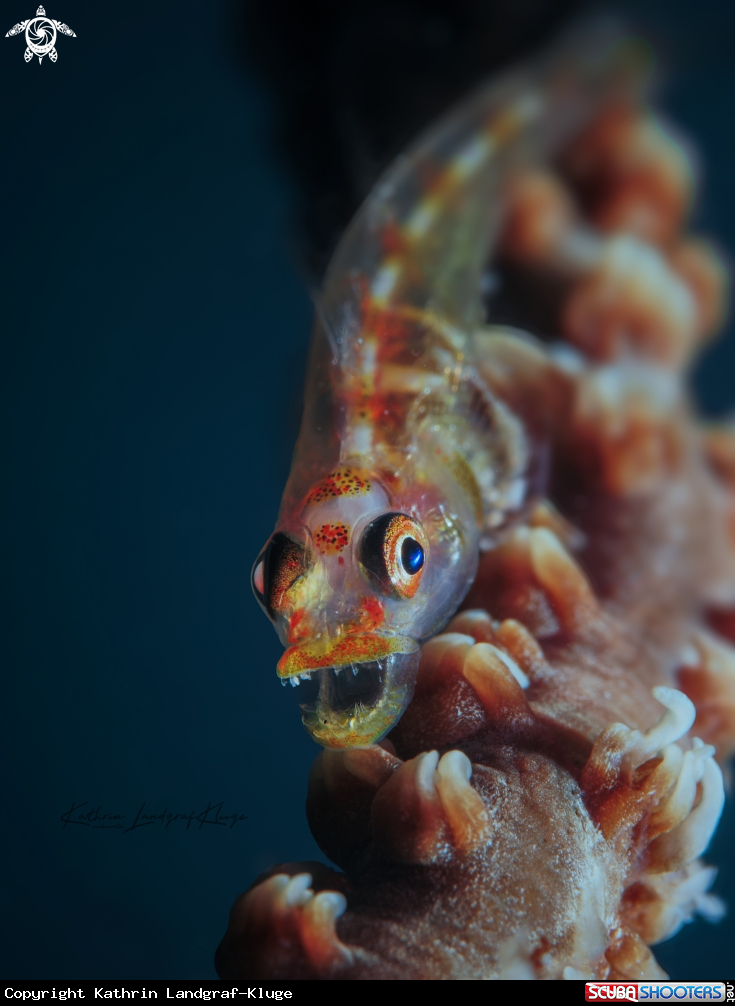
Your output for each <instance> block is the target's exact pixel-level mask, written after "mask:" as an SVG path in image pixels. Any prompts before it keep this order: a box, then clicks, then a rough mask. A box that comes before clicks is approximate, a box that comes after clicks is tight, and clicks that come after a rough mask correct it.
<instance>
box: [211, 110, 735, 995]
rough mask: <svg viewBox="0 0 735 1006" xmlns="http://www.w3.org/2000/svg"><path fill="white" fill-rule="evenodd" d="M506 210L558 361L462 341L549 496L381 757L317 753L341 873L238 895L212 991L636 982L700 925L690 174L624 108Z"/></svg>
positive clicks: (714, 751) (726, 617) (699, 512)
mask: <svg viewBox="0 0 735 1006" xmlns="http://www.w3.org/2000/svg"><path fill="white" fill-rule="evenodd" d="M506 198H507V204H508V206H507V215H506V226H505V231H504V234H503V236H502V240H501V242H500V245H499V251H498V262H499V263H500V265H501V269H502V271H503V275H504V276H505V279H506V281H507V283H508V284H509V285H510V287H511V288H512V289H513V290H514V291H515V293H514V296H515V302H516V308H517V311H516V313H517V314H518V315H520V316H522V315H523V314H524V312H525V314H526V315H527V316H530V315H531V314H534V316H535V317H536V318H539V317H540V318H541V322H540V323H539V324H537V325H536V327H535V330H536V331H539V332H550V333H551V335H552V336H553V337H554V340H561V341H553V342H549V343H542V342H540V341H535V340H533V339H531V338H529V337H527V336H525V335H523V334H522V333H519V332H518V331H517V330H515V329H510V328H506V327H501V326H495V327H488V328H487V329H486V330H485V331H484V332H482V333H480V334H479V335H478V339H479V340H481V341H484V347H483V359H484V361H485V363H484V371H483V377H484V378H485V380H486V381H487V383H488V385H489V386H490V387H491V388H492V390H493V391H494V392H495V394H496V395H498V396H499V397H500V398H502V399H503V400H504V401H505V402H506V404H507V405H508V406H509V407H510V408H511V410H512V411H513V412H514V413H515V414H516V415H517V416H518V417H519V418H521V419H522V421H523V422H524V423H525V426H526V429H527V430H528V431H529V432H530V434H531V436H532V437H533V438H534V439H535V441H536V442H538V444H539V457H540V458H542V459H543V465H542V467H543V468H544V471H545V481H544V486H545V493H546V495H545V498H542V499H539V500H537V501H536V503H535V504H534V505H533V506H532V507H531V508H530V509H529V511H528V512H527V513H526V515H525V518H524V519H523V521H522V522H520V523H518V524H516V525H515V526H514V527H512V528H509V529H508V530H507V531H506V533H505V535H504V537H503V538H502V540H501V541H500V542H499V544H498V545H497V546H496V547H495V548H493V549H491V550H490V551H488V552H486V553H485V554H484V555H483V557H482V559H481V563H480V569H479V573H478V576H477V579H476V581H475V584H474V586H473V588H472V590H471V593H470V595H469V596H468V598H467V599H466V601H465V604H464V606H463V607H464V610H463V611H461V612H460V613H459V614H458V615H457V616H456V617H455V618H454V619H453V621H452V622H451V623H450V625H449V626H448V627H447V628H446V630H445V632H444V633H443V634H442V635H441V636H438V637H436V638H435V639H433V640H432V641H430V642H429V643H428V644H426V645H425V647H424V650H423V654H422V659H421V666H420V671H419V680H418V685H417V689H416V694H415V697H414V699H413V702H412V703H411V705H410V706H409V708H408V710H407V712H406V713H405V715H404V717H403V719H402V720H401V721H400V723H399V724H398V726H397V727H396V728H395V729H394V731H393V732H392V734H391V736H390V740H389V741H386V742H383V743H382V744H381V745H379V746H373V747H369V748H364V749H354V750H349V751H325V752H323V753H322V754H320V755H319V757H318V758H317V759H316V761H315V764H314V767H313V770H312V776H311V781H310V787H309V794H308V801H307V813H308V816H309V823H310V826H311V828H312V831H313V833H314V836H315V838H316V840H317V842H318V843H319V845H320V847H321V848H322V850H323V851H324V853H325V855H326V856H327V857H328V858H329V859H330V860H331V861H332V862H334V863H335V864H336V865H337V866H338V867H340V869H341V870H342V871H343V872H341V873H338V872H336V871H334V870H331V869H329V868H327V867H324V866H321V865H319V864H308V863H307V864H304V863H296V864H287V865H286V866H282V867H279V868H278V869H277V870H274V871H272V874H271V875H269V876H268V877H266V878H261V879H260V881H259V882H258V883H256V885H254V887H253V888H251V890H250V891H248V892H246V893H245V894H243V895H242V896H241V897H240V898H239V899H238V901H237V902H236V903H235V906H234V907H233V909H232V913H231V917H230V924H229V928H228V930H227V934H226V936H225V938H224V940H223V942H222V945H221V946H220V948H219V951H218V956H217V966H218V970H219V973H220V975H221V976H222V977H223V978H226V979H247V980H252V981H255V980H258V979H266V978H294V979H298V978H302V979H497V978H505V979H508V978H511V979H526V978H538V979H563V978H571V979H574V978H577V979H579V978H583V977H587V976H589V977H594V976H596V977H610V978H616V977H625V978H630V979H636V978H655V977H662V976H663V972H662V971H661V969H660V968H659V967H658V965H657V964H656V961H655V958H654V956H653V953H652V952H651V950H650V949H649V946H650V945H651V944H653V943H655V942H657V941H659V940H661V939H664V938H666V937H667V936H669V935H671V934H672V933H673V932H674V931H676V929H677V928H678V927H679V926H680V925H681V924H683V923H684V922H686V921H687V920H689V919H690V918H691V917H692V915H693V914H694V913H695V912H700V913H702V914H704V915H705V916H708V917H710V918H712V919H716V918H717V917H718V915H719V914H720V912H721V906H720V904H719V902H718V901H717V900H716V899H715V898H713V897H712V896H711V895H709V894H708V893H707V891H708V888H709V886H710V885H711V882H712V879H713V876H714V871H713V869H712V868H710V867H708V866H705V865H704V864H703V862H702V860H701V859H700V856H701V855H702V853H703V852H704V851H705V849H706V846H707V844H708V842H709V839H710V837H711V835H712V832H713V830H714V828H715V826H716V824H717V820H718V818H719V815H720V812H721V809H722V803H723V784H722V774H721V770H720V768H719V765H718V762H721V761H722V760H724V759H725V758H726V757H727V756H728V755H729V753H730V751H731V750H732V748H733V747H735V651H734V650H733V649H732V647H731V645H730V643H729V642H728V641H727V637H728V636H730V637H732V638H735V613H734V612H733V609H732V607H731V606H732V601H733V597H735V591H734V588H735V561H734V560H735V556H734V554H733V536H734V535H735V517H734V510H733V499H734V498H735V497H734V496H733V490H734V489H735V438H733V436H732V435H731V434H730V432H729V431H728V430H727V429H722V428H719V429H714V430H713V429H705V428H703V427H702V426H701V425H698V423H697V422H696V421H695V419H694V417H693V414H692V410H691V407H690V404H689V402H688V400H687V396H686V390H685V381H684V380H683V377H682V375H683V374H684V373H685V368H686V365H687V364H688V361H689V360H690V359H691V357H692V355H693V354H694V353H695V352H696V351H697V349H698V347H699V345H700V344H701V341H702V340H703V338H705V337H706V336H708V335H709V334H710V333H711V332H712V331H713V330H714V329H715V328H716V327H717V326H718V324H719V322H720V321H721V318H722V314H723V301H724V292H725V276H724V271H723V268H722V266H721V264H720V263H719V261H718V259H717V258H716V256H715V255H714V254H713V252H712V251H711V250H710V249H709V248H708V247H707V245H706V244H704V243H701V242H697V241H693V240H691V239H689V238H686V237H682V236H681V234H682V227H683V225H684V222H685V219H686V214H687V211H688V208H689V205H690V202H691V198H692V179H691V171H690V169H689V165H688V161H687V158H686V155H685V153H684V151H683V148H682V147H681V145H680V143H678V142H677V141H675V140H674V139H673V138H672V137H671V136H670V135H668V134H667V133H666V131H665V130H664V129H663V127H662V126H661V124H660V123H659V122H658V121H657V120H656V119H655V118H653V117H652V116H651V115H650V114H649V113H648V112H647V111H646V110H645V109H640V108H630V107H624V108H614V109H610V110H608V111H606V112H605V113H604V114H603V115H601V116H600V117H599V118H598V120H597V121H596V122H595V123H593V125H592V126H591V127H589V128H588V129H587V130H586V131H585V133H584V134H583V135H581V136H579V137H577V138H576V139H575V141H574V143H573V144H572V145H571V147H570V148H569V149H568V150H567V151H566V152H565V153H564V156H563V157H562V158H561V160H560V162H559V164H557V165H554V166H552V168H550V169H548V170H545V171H543V172H541V171H537V170H535V171H534V172H533V173H528V174H527V175H524V176H523V177H521V176H518V177H516V178H515V179H514V182H513V185H512V187H510V188H509V190H508V192H507V196H506ZM491 318H492V305H491ZM528 325H529V328H531V330H534V326H533V322H532V321H528Z"/></svg>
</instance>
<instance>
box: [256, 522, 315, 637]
mask: <svg viewBox="0 0 735 1006" xmlns="http://www.w3.org/2000/svg"><path fill="white" fill-rule="evenodd" d="M307 569H308V562H307V556H306V548H305V546H304V545H303V543H302V542H299V541H296V540H295V539H294V538H290V537H289V536H288V535H286V534H283V533H282V532H281V531H278V532H276V534H274V535H273V537H272V538H271V540H270V541H269V542H268V544H267V545H266V546H265V548H264V549H263V551H262V552H261V553H260V555H259V556H258V558H257V559H256V560H255V563H254V565H253V572H252V575H251V577H250V582H251V585H252V588H253V593H254V594H255V596H256V598H257V599H258V601H259V602H260V604H261V605H262V607H263V608H264V609H265V611H266V614H267V615H268V616H269V618H275V615H276V612H277V610H278V608H279V607H280V606H281V603H282V601H283V597H284V594H285V593H286V592H287V591H288V590H290V589H291V587H293V585H294V584H295V583H296V581H297V580H299V579H301V577H302V576H303V575H304V573H306V571H307Z"/></svg>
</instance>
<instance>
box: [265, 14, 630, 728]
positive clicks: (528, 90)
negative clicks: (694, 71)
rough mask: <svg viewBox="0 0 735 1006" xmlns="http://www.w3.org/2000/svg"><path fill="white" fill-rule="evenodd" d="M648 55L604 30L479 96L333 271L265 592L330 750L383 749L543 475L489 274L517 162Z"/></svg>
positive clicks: (619, 86) (308, 710) (420, 147)
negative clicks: (484, 560) (500, 350)
mask: <svg viewBox="0 0 735 1006" xmlns="http://www.w3.org/2000/svg"><path fill="white" fill-rule="evenodd" d="M639 80H640V62H639V60H638V58H637V57H636V55H635V53H633V52H632V50H631V49H630V47H629V46H628V47H626V46H625V45H621V44H619V43H615V42H611V41H610V38H609V36H607V34H606V33H605V32H604V31H603V32H601V33H600V35H599V36H595V37H592V38H590V39H589V40H588V43H587V44H586V45H585V46H579V45H577V44H575V42H574V41H573V40H572V41H570V43H569V45H568V47H566V48H562V50H561V51H560V52H558V53H557V54H556V56H555V57H554V58H553V59H551V60H549V61H547V62H546V63H545V64H543V65H542V66H541V67H540V68H539V66H538V65H537V66H536V67H535V68H534V70H533V72H521V73H519V74H517V75H516V76H514V77H513V78H509V79H506V80H505V81H503V82H502V83H501V84H500V85H494V86H491V87H489V88H487V89H485V90H482V91H480V92H479V93H478V94H476V95H475V96H474V97H473V98H472V99H471V100H470V101H469V102H468V103H467V104H466V105H465V106H464V107H463V108H461V109H459V110H458V111H455V112H454V113H453V114H452V115H451V116H450V117H449V118H447V119H446V120H445V121H444V122H441V123H440V124H439V125H438V126H437V127H436V128H435V129H434V130H432V131H431V132H430V133H428V134H427V136H426V137H425V138H423V139H422V140H420V141H419V142H418V143H417V145H416V146H415V147H414V148H413V149H412V150H410V151H409V152H408V153H407V154H406V155H405V156H404V157H402V158H400V159H399V160H398V161H397V162H396V163H395V164H394V165H393V167H392V168H391V169H390V170H389V171H388V172H387V174H386V175H385V176H384V177H383V179H382V180H381V181H380V182H379V184H378V185H377V186H376V188H375V189H374V191H373V193H372V194H371V196H370V197H369V198H368V200H367V201H366V203H365V204H364V206H363V207H362V209H361V210H360V212H359V213H358V214H357V216H356V218H355V219H354V221H353V223H352V225H351V226H350V228H349V229H348V231H347V233H346V234H345V236H344V238H343V240H342V242H341V244H340V245H339V247H338V249H337V251H336V253H335V256H334V258H333V261H332V263H331V265H330V268H329V270H328V272H327V276H326V280H325V284H324V290H323V294H322V297H321V299H320V302H319V305H318V311H317V320H316V324H315V330H314V336H313V344H312V352H311V359H310V365H309V373H308V384H307V393H306V405H305V411H304V417H303V423H302V428H301V433H300V436H299V440H298V443H297V446H296V450H295V454H294V461H293V468H292V472H291V476H290V478H289V481H288V484H287V486H286V490H285V493H284V498H283V502H282V506H281V511H280V514H279V517H278V522H277V525H276V529H275V531H274V534H273V535H272V537H271V538H270V539H269V541H268V543H267V545H266V547H265V549H264V550H263V552H262V553H261V554H260V556H259V557H258V559H257V560H256V563H255V566H254V569H253V587H254V590H255V593H256V596H257V597H258V599H259V601H260V603H261V605H262V606H263V608H264V610H265V611H266V613H267V614H268V616H269V617H270V618H271V619H272V621H273V622H274V624H275V627H276V631H277V632H278V635H279V637H280V639H281V641H282V642H283V644H284V646H286V651H285V653H284V655H283V657H282V659H281V660H280V662H279V664H278V674H279V676H280V677H281V678H282V679H283V680H284V683H285V682H286V681H287V680H291V682H292V683H294V684H296V683H298V681H299V680H303V679H304V678H305V677H306V678H312V676H313V677H314V679H316V680H318V682H319V692H318V695H317V696H315V697H314V701H313V702H312V704H311V705H309V704H307V705H305V706H303V707H302V709H303V711H304V723H305V726H306V727H307V729H308V731H309V732H310V733H311V735H312V736H313V737H314V738H315V739H316V740H317V741H318V742H319V743H320V744H323V745H325V746H328V747H349V746H360V745H367V744H370V743H373V742H375V741H377V740H379V739H380V738H381V737H383V736H384V735H385V734H386V733H387V731H388V730H389V729H390V728H391V727H392V726H393V725H394V724H395V722H396V721H397V719H398V718H399V717H400V716H401V714H402V712H403V711H404V710H405V708H406V706H407V704H408V702H409V701H410V699H411V696H412V693H413V684H414V680H415V675H416V669H417V666H418V658H419V652H420V648H421V645H422V643H423V642H425V641H426V640H427V639H428V638H430V637H431V636H432V635H433V634H435V633H436V632H437V631H438V630H439V629H441V628H442V626H443V625H445V624H446V622H447V621H448V619H449V618H450V617H451V616H452V615H453V614H454V612H455V611H456V610H457V608H458V606H459V604H460V603H461V601H462V599H463V598H464V596H465V595H466V593H467V591H468V590H469V587H470V585H471V584H472V581H473V579H474V576H475V573H476V569H477V564H478V559H479V556H480V552H481V551H482V550H486V549H488V548H492V547H493V546H494V544H495V543H496V542H497V541H498V540H499V539H500V538H501V537H502V535H503V533H504V530H505V529H506V528H507V527H508V526H509V525H510V524H512V522H513V520H514V519H515V518H516V517H517V516H518V515H519V514H520V513H522V512H523V510H524V507H526V506H527V504H528V502H529V500H530V499H531V497H532V496H533V495H534V491H535V490H536V488H540V487H537V486H536V485H535V480H536V479H537V478H538V473H539V471H540V465H539V463H538V446H539V445H538V443H537V442H536V439H534V438H533V437H531V436H529V434H528V433H527V431H526V430H524V427H523V425H522V423H521V422H520V421H519V420H518V419H517V418H516V417H515V416H514V415H513V414H512V412H511V411H510V410H509V409H508V408H507V406H506V405H504V404H503V403H502V402H500V401H499V400H498V399H497V398H496V397H495V396H494V395H493V394H492V392H491V391H490V389H489V387H488V383H487V382H486V380H485V379H484V377H483V353H482V346H483V341H482V325H483V321H484V308H483V297H482V283H483V275H484V273H485V272H486V269H487V266H488V261H489V257H490V255H491V252H492V248H493V241H494V239H495V236H496V234H497V232H498V229H499V227H500V226H501V223H502V219H501V217H502V211H503V206H504V200H503V192H504V187H505V186H506V185H507V183H508V180H509V179H510V178H512V177H513V174H514V171H515V170H516V169H517V167H518V166H519V165H528V164H529V163H533V162H534V160H536V159H543V158H548V157H549V156H551V155H553V153H554V151H555V149H557V148H558V147H559V146H560V145H561V144H562V143H563V142H564V141H565V139H567V138H568V137H569V135H570V134H571V133H573V132H574V131H575V130H578V129H579V128H580V126H581V125H583V124H584V122H585V121H586V120H587V119H589V117H590V116H591V114H592V113H593V112H594V111H595V110H598V109H599V107H600V105H601V103H603V102H605V101H608V100H611V97H612V96H614V95H615V94H618V93H620V91H621V90H626V89H627V90H630V89H631V87H635V86H638V84H637V82H638V81H639Z"/></svg>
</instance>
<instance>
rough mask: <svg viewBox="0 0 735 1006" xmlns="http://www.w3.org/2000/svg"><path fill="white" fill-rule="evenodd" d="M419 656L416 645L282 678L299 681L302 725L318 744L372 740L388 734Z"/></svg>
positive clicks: (404, 703) (412, 679) (337, 745)
mask: <svg viewBox="0 0 735 1006" xmlns="http://www.w3.org/2000/svg"><path fill="white" fill-rule="evenodd" d="M419 657H420V653H419V652H418V650H415V651H414V652H413V653H391V654H389V655H388V656H386V657H383V658H382V659H380V660H370V661H365V662H362V663H355V664H348V665H346V666H343V667H322V668H319V669H317V670H313V671H304V672H302V673H301V674H300V675H292V676H291V677H290V678H289V679H288V680H290V681H291V684H292V685H298V684H299V681H301V682H303V683H302V684H301V685H300V688H301V689H303V692H302V694H303V697H304V698H305V699H306V701H305V702H304V703H302V704H301V714H302V719H303V723H304V726H305V727H306V729H307V730H308V732H309V733H310V734H311V736H312V737H313V738H314V740H315V741H316V742H317V743H318V744H321V745H323V746H324V747H329V748H347V747H361V746H365V745H368V744H374V743H375V742H376V741H379V740H380V739H381V738H382V737H384V736H385V735H386V734H387V733H388V731H389V730H390V729H391V727H392V726H393V725H394V724H395V723H396V722H397V721H398V719H399V718H400V716H401V715H402V714H403V712H404V710H405V709H406V706H407V705H408V703H409V702H410V701H411V698H412V696H413V690H414V685H415V683H416V672H417V670H418V665H419ZM283 684H286V679H283ZM300 697H301V696H300Z"/></svg>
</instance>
